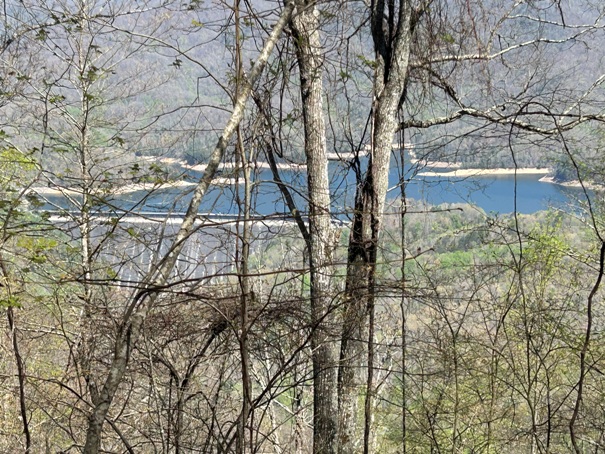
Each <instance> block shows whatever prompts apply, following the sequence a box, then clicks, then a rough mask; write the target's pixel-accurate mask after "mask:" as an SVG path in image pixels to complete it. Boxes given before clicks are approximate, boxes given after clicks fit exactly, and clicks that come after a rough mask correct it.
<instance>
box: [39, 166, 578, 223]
mask: <svg viewBox="0 0 605 454" xmlns="http://www.w3.org/2000/svg"><path fill="white" fill-rule="evenodd" d="M412 170H413V169H410V168H407V169H406V173H405V174H404V178H403V180H404V181H405V182H406V183H405V188H406V191H405V192H406V197H407V198H411V199H414V200H417V201H421V202H423V203H426V204H429V205H440V204H443V203H472V204H474V205H476V206H478V207H479V208H481V209H483V210H484V211H486V212H488V213H490V212H492V213H501V214H504V213H510V212H513V211H514V210H515V209H516V210H517V211H518V212H520V213H534V212H536V211H540V210H545V209H547V208H549V207H557V208H562V209H565V210H568V211H569V210H573V209H574V208H573V207H574V206H576V207H577V206H578V204H579V202H578V200H580V201H581V200H582V199H583V193H582V191H581V189H579V188H567V187H563V186H559V185H555V184H551V183H543V182H540V181H538V180H539V178H540V175H519V176H517V177H516V178H515V177H514V176H482V177H472V178H464V179H463V178H447V177H445V176H443V177H421V176H416V177H412V176H411V175H412ZM330 174H331V188H332V200H333V207H332V209H333V211H334V213H336V214H337V216H339V217H340V218H341V219H345V218H346V217H347V213H350V212H351V207H352V205H353V202H354V195H355V186H356V183H355V174H354V172H353V171H352V170H351V169H350V168H349V167H348V166H347V165H345V164H343V163H340V162H332V163H331V164H330ZM400 175H401V172H400V171H399V170H398V169H397V167H396V166H393V168H392V169H391V172H390V175H389V187H390V188H391V190H390V191H389V193H388V198H390V199H394V198H399V197H401V191H400V185H399V184H398V183H399V181H400V180H401V178H400ZM199 176H200V174H199V173H196V172H191V173H190V175H189V178H190V179H191V181H195V180H196V179H197V178H199ZM225 176H227V172H225ZM282 179H283V180H284V181H285V182H286V183H287V185H288V186H289V187H290V190H291V192H292V194H293V195H294V198H295V200H296V203H297V205H298V206H299V207H301V208H305V207H306V199H305V195H306V179H305V174H304V172H294V171H282ZM254 182H255V183H254V191H253V203H254V206H255V212H256V213H257V214H259V215H265V216H266V215H271V214H278V215H281V214H283V215H286V216H287V213H288V209H287V207H286V205H285V203H284V201H283V198H282V196H281V193H280V191H279V189H278V188H277V186H276V184H275V183H274V182H273V178H272V175H271V172H270V171H269V170H267V169H261V170H259V171H257V172H256V173H255V176H254ZM236 190H238V191H239V195H240V197H242V194H241V193H242V186H241V185H239V186H236V185H227V186H223V187H212V188H211V190H210V191H209V192H208V193H207V195H206V197H205V199H204V202H203V204H202V207H201V208H200V212H202V213H212V214H226V215H228V214H231V215H232V214H236V213H237V212H238V205H237V197H236V195H237V194H236ZM50 199H51V201H52V202H53V203H55V204H56V205H59V206H62V207H63V208H67V209H70V210H74V209H77V207H73V206H71V207H70V206H68V204H66V201H65V200H61V198H60V197H54V198H53V197H50ZM190 199H191V188H172V189H165V190H160V191H157V192H156V193H154V194H151V195H150V194H147V193H145V192H143V191H139V192H134V193H130V194H127V195H122V196H120V197H119V198H116V199H114V200H112V201H111V203H112V204H113V205H114V206H115V207H116V208H118V209H120V210H122V209H123V210H129V211H130V210H134V211H140V212H142V211H155V212H173V213H182V212H184V211H185V210H186V207H187V205H188V203H189V201H190ZM142 201H144V202H142ZM46 208H49V206H48V205H47V207H46ZM100 209H101V210H106V208H105V207H102V208H100Z"/></svg>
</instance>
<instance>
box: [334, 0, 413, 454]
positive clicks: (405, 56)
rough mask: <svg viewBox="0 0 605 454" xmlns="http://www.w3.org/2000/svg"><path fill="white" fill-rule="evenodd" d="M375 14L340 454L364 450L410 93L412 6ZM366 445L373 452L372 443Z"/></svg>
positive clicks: (346, 327) (403, 0) (346, 330)
mask: <svg viewBox="0 0 605 454" xmlns="http://www.w3.org/2000/svg"><path fill="white" fill-rule="evenodd" d="M371 8H372V10H371V15H372V17H371V24H372V36H373V40H374V49H375V55H376V63H377V65H376V70H375V75H374V78H375V80H374V106H373V118H372V143H371V151H370V157H369V162H368V169H367V171H366V175H365V178H364V180H363V181H362V182H361V184H358V189H357V194H356V197H355V215H354V219H353V225H352V228H351V235H350V239H349V250H348V262H347V283H346V290H345V308H344V320H343V329H342V337H341V350H340V368H339V376H338V411H339V453H341V454H352V453H355V452H359V451H360V450H361V443H359V442H360V441H361V439H362V437H361V436H360V431H359V429H358V426H359V419H360V418H358V400H359V397H360V391H361V387H362V384H363V381H364V380H363V376H364V374H363V373H362V369H363V368H364V366H366V357H367V351H368V350H367V348H368V345H367V344H366V339H367V340H368V342H369V343H370V344H371V343H372V342H373V339H368V332H367V321H368V316H369V315H370V314H371V313H373V311H374V292H375V271H376V258H377V254H378V241H379V237H380V231H381V229H382V220H383V212H384V205H385V198H386V192H387V188H388V176H389V166H390V155H391V144H392V142H393V136H394V134H395V132H396V131H397V128H398V123H397V111H398V109H399V105H400V101H401V99H402V97H403V94H404V90H405V84H406V78H407V72H408V61H409V55H410V44H411V37H412V20H411V19H412V6H411V2H410V1H409V0H400V2H399V9H398V10H397V11H395V10H394V9H391V8H389V11H388V12H385V2H384V1H382V0H378V1H376V0H375V1H373V2H372V5H371ZM385 15H386V16H387V17H388V18H389V19H390V20H388V21H387V23H384V17H385ZM391 15H396V17H392V16H391ZM370 352H371V350H370ZM370 357H371V356H370ZM370 378H371V375H370ZM366 383H367V386H366V387H367V388H368V389H366V394H365V398H366V399H368V400H369V399H371V398H372V388H373V385H372V383H371V380H369V381H367V382H366ZM369 404H370V403H369V402H368V403H367V404H366V408H370V407H371V406H370V405H369ZM368 417H369V416H368V415H366V418H368ZM368 432H369V431H368V430H366V431H365V433H366V435H365V436H366V437H368V436H369V433H368ZM364 445H365V446H368V443H367V440H366V442H365V443H364Z"/></svg>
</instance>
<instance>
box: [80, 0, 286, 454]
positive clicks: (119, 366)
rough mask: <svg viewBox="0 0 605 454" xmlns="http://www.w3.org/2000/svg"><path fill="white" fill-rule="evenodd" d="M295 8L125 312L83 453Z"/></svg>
mask: <svg viewBox="0 0 605 454" xmlns="http://www.w3.org/2000/svg"><path fill="white" fill-rule="evenodd" d="M294 7H295V5H294V2H288V3H287V4H286V6H285V7H284V10H283V11H282V13H281V16H280V18H279V20H278V22H277V23H276V24H275V26H274V27H273V30H272V32H271V35H270V36H269V38H268V39H267V41H266V42H265V45H264V47H263V49H262V51H261V53H260V55H259V56H258V58H257V60H256V63H255V64H254V66H253V67H252V69H251V71H250V74H249V77H248V83H247V84H245V85H244V87H242V89H241V91H240V93H239V96H238V98H237V99H236V102H235V107H234V109H233V113H232V114H231V118H230V119H229V121H228V123H227V125H226V126H225V129H224V130H223V135H222V136H221V137H220V138H219V140H218V143H217V145H216V147H215V148H214V151H213V152H212V155H211V156H210V161H209V163H208V167H207V169H206V172H205V173H204V175H203V176H202V178H201V179H200V181H199V183H198V185H197V186H196V188H195V191H194V193H193V197H192V199H191V202H190V204H189V207H188V209H187V213H186V215H185V217H184V218H183V223H182V224H181V227H180V229H179V231H178V232H177V235H176V238H175V240H174V243H173V244H172V247H171V248H170V250H169V251H168V253H167V254H166V255H165V257H164V258H163V260H162V261H161V263H160V265H159V266H158V267H157V269H156V270H154V271H153V272H151V273H150V274H149V275H148V276H146V278H145V280H144V288H143V289H142V290H140V291H138V292H137V293H136V294H135V295H134V296H133V298H132V301H131V302H130V304H129V305H128V307H127V308H126V310H125V313H124V316H123V320H122V325H121V329H120V331H119V332H118V333H117V336H116V340H115V344H114V356H113V358H112V361H111V365H110V367H109V371H108V373H107V377H106V379H105V383H104V386H103V389H102V390H101V392H100V393H99V396H98V398H97V399H96V402H94V403H93V405H94V406H93V409H92V412H91V414H90V416H89V418H88V429H87V433H86V444H85V446H84V451H83V452H84V453H85V454H96V453H98V452H99V449H100V447H101V436H102V430H103V423H104V422H105V418H106V416H107V413H108V411H109V407H110V406H111V403H112V401H113V399H114V397H115V395H116V392H117V390H118V387H119V385H120V383H121V382H122V378H123V376H124V373H125V371H126V367H127V366H128V361H129V359H130V352H131V351H132V348H133V347H134V344H135V343H136V341H137V339H138V338H139V336H140V334H141V328H142V326H143V323H144V321H145V319H146V317H147V315H148V313H149V310H150V309H151V307H152V306H153V304H154V302H155V301H156V299H157V297H158V288H161V287H162V286H163V285H164V284H166V282H167V281H168V279H169V277H170V273H171V272H172V270H173V268H174V266H175V263H176V261H177V258H178V256H179V254H180V251H181V250H182V248H183V246H184V244H185V242H186V241H187V239H188V238H189V236H190V235H191V233H192V231H193V228H194V223H195V220H196V218H197V215H198V210H199V207H200V204H201V202H202V199H203V198H204V196H205V194H206V191H207V190H208V187H209V186H210V183H211V182H212V179H213V178H214V176H215V174H216V171H217V169H218V166H219V164H220V163H221V161H222V159H223V155H224V153H225V149H226V148H227V145H228V144H229V141H230V140H231V137H232V136H233V134H234V132H235V130H236V128H237V125H238V124H239V123H240V121H241V119H242V117H243V115H244V109H245V106H246V102H247V100H248V97H249V95H250V91H251V87H252V85H254V84H255V83H256V81H257V80H258V78H259V76H260V74H261V73H262V71H263V69H264V67H265V65H266V63H267V60H268V59H269V55H270V54H271V52H272V50H273V47H274V46H275V43H276V42H277V40H278V38H279V36H280V35H281V32H282V30H283V28H284V26H285V25H286V24H287V23H288V22H289V21H290V18H291V16H292V13H293V11H294Z"/></svg>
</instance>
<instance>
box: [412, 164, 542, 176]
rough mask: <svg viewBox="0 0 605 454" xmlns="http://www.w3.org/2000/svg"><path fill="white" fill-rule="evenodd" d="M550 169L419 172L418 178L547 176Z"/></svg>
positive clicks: (526, 168) (525, 168) (524, 168)
mask: <svg viewBox="0 0 605 454" xmlns="http://www.w3.org/2000/svg"><path fill="white" fill-rule="evenodd" d="M550 172H551V169H546V168H543V169H541V168H538V167H523V168H519V169H508V168H499V169H456V170H450V171H448V172H433V171H427V172H420V173H418V176H419V177H445V178H464V177H489V176H498V175H515V174H516V175H544V176H547V175H548V174H549V173H550Z"/></svg>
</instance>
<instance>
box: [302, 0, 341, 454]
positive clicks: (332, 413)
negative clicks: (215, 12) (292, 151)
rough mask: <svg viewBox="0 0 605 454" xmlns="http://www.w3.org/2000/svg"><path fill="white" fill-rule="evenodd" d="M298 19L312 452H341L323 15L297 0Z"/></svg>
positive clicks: (309, 5)
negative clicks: (321, 36)
mask: <svg viewBox="0 0 605 454" xmlns="http://www.w3.org/2000/svg"><path fill="white" fill-rule="evenodd" d="M297 6H298V8H299V14H298V15H297V16H296V17H295V18H294V19H293V21H292V27H293V31H294V37H295V39H294V42H295V43H296V54H297V58H298V67H299V72H300V86H301V98H302V109H303V119H304V130H305V154H306V157H307V184H308V194H309V241H308V244H307V248H308V250H309V268H310V274H311V314H312V315H311V316H312V329H314V334H313V336H312V337H311V349H312V352H313V408H314V415H313V452H314V453H326V454H331V453H334V452H336V443H335V442H336V430H337V413H336V410H337V407H336V402H337V400H336V372H335V371H336V359H337V358H336V348H335V346H334V338H333V333H332V331H333V329H332V328H333V325H334V322H333V320H334V307H333V304H332V301H333V298H332V295H331V289H330V287H331V285H330V284H331V278H332V275H333V262H332V253H333V250H334V246H335V245H334V237H333V235H332V223H331V217H330V182H329V179H328V159H327V152H326V134H325V124H324V112H323V99H322V96H323V86H322V73H323V55H322V47H321V43H320V39H319V20H318V17H319V13H318V11H317V10H316V8H315V7H314V6H313V4H312V3H310V2H309V3H307V2H306V1H305V0H299V1H298V2H297Z"/></svg>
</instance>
